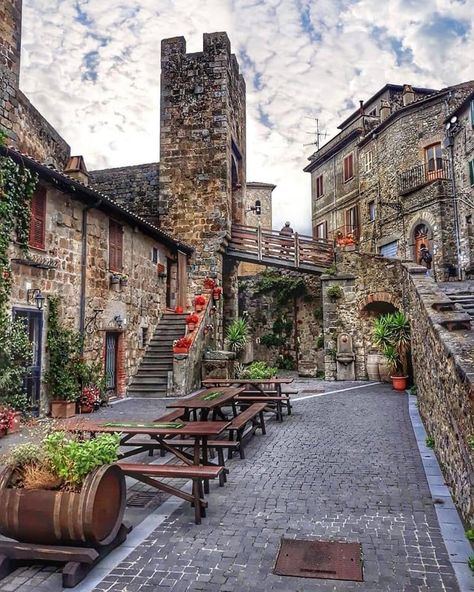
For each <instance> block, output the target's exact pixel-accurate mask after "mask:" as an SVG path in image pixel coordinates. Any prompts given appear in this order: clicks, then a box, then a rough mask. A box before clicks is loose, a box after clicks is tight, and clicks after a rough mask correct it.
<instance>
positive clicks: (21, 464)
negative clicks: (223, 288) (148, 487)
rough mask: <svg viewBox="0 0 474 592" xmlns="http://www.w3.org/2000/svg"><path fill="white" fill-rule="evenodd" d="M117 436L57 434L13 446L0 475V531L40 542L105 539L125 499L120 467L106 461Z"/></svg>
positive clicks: (100, 541) (97, 541)
mask: <svg viewBox="0 0 474 592" xmlns="http://www.w3.org/2000/svg"><path fill="white" fill-rule="evenodd" d="M119 440H120V437H119V435H117V434H101V435H98V436H97V437H95V438H91V439H84V438H83V437H81V438H79V437H75V436H69V435H67V434H66V433H64V432H56V433H52V434H49V435H47V436H46V437H45V438H44V439H43V440H42V441H41V442H40V443H38V444H36V443H31V442H30V443H26V444H21V445H19V446H17V447H15V448H14V449H13V450H12V451H11V453H10V458H9V460H8V464H7V466H6V468H5V469H4V470H3V471H2V472H1V473H0V507H1V508H2V509H3V510H4V511H2V512H1V513H0V533H1V534H2V535H4V536H6V537H9V538H13V539H16V540H17V541H20V542H24V543H33V544H40V545H65V544H66V545H70V544H79V545H84V543H86V544H89V545H90V546H98V545H106V544H108V543H110V542H111V541H112V540H113V539H114V538H115V537H116V535H117V532H118V530H119V528H120V526H121V523H122V518H123V513H124V509H125V500H126V489H125V478H124V475H123V473H122V470H121V469H120V467H119V465H117V464H111V463H115V461H116V460H117V450H118V446H119ZM78 509H80V511H79V510H78ZM33 517H34V519H33Z"/></svg>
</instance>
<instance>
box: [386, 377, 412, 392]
mask: <svg viewBox="0 0 474 592" xmlns="http://www.w3.org/2000/svg"><path fill="white" fill-rule="evenodd" d="M390 378H391V379H392V387H393V390H394V391H404V390H405V389H406V388H407V378H408V376H391V377H390Z"/></svg>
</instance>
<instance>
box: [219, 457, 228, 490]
mask: <svg viewBox="0 0 474 592" xmlns="http://www.w3.org/2000/svg"><path fill="white" fill-rule="evenodd" d="M217 464H218V465H219V466H221V467H225V460H224V450H223V449H222V448H218V449H217ZM226 481H227V475H226V473H225V471H222V473H221V474H220V475H219V487H224V484H225V482H226Z"/></svg>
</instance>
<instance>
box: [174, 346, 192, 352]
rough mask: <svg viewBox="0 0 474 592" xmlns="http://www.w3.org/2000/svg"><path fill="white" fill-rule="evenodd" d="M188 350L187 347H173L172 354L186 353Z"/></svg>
mask: <svg viewBox="0 0 474 592" xmlns="http://www.w3.org/2000/svg"><path fill="white" fill-rule="evenodd" d="M188 352H189V349H187V348H186V347H173V353H174V354H187V353H188Z"/></svg>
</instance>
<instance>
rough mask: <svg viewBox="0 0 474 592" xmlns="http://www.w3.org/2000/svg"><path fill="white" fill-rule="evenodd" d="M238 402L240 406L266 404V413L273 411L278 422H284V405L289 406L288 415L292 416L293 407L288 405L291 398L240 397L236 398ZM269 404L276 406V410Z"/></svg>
mask: <svg viewBox="0 0 474 592" xmlns="http://www.w3.org/2000/svg"><path fill="white" fill-rule="evenodd" d="M236 400H237V402H238V403H240V404H251V403H263V402H264V403H265V411H271V412H274V413H275V415H276V419H277V421H280V422H282V421H283V411H282V404H285V405H286V406H287V409H288V415H291V406H290V407H288V403H289V400H290V397H288V396H285V395H282V396H280V397H274V396H268V397H267V396H265V397H262V396H259V395H247V394H244V395H239V396H238V397H236ZM269 403H274V404H275V406H276V409H273V408H272V407H271V406H270V405H269Z"/></svg>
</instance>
